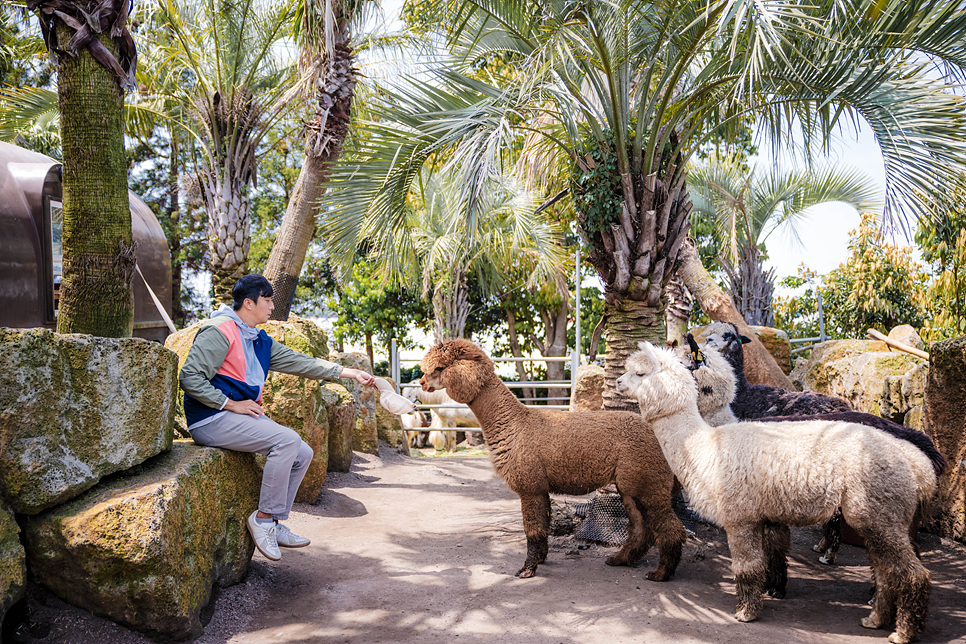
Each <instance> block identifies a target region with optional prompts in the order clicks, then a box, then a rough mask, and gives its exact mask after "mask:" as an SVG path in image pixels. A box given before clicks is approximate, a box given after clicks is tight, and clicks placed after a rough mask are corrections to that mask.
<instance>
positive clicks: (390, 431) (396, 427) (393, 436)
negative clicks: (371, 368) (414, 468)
mask: <svg viewBox="0 0 966 644" xmlns="http://www.w3.org/2000/svg"><path fill="white" fill-rule="evenodd" d="M386 380H387V381H388V382H389V384H391V385H393V386H395V385H396V383H395V381H394V380H393V379H392V378H386ZM378 396H379V394H378V393H377V394H376V397H377V402H376V433H377V434H378V435H379V440H381V441H383V442H384V443H386V444H387V445H390V446H392V447H395V448H396V449H398V450H400V451H402V452H403V453H404V454H408V453H409V445H408V444H407V443H406V435H405V434H404V433H403V428H402V421H401V420H399V416H398V415H396V414H394V413H392V412H391V411H389V410H388V409H386V408H385V407H383V406H382V405H381V404H380V403H379V402H378Z"/></svg>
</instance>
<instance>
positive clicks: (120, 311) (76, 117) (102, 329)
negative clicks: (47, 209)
mask: <svg viewBox="0 0 966 644" xmlns="http://www.w3.org/2000/svg"><path fill="white" fill-rule="evenodd" d="M27 8H28V9H30V10H32V11H36V12H37V15H38V17H39V18H40V25H41V29H42V31H43V37H44V41H45V42H46V44H47V47H48V49H49V50H50V52H51V53H52V54H53V55H54V56H55V57H56V60H57V76H58V83H57V89H58V98H59V113H60V126H61V143H62V146H63V182H64V183H63V190H64V192H63V215H64V223H63V233H62V234H63V237H62V239H63V253H64V264H63V266H64V272H63V281H62V282H61V288H60V305H59V312H58V316H57V330H58V331H59V332H60V333H91V334H94V335H101V336H107V337H125V336H130V335H131V332H132V330H133V323H134V298H133V293H132V288H131V281H132V277H133V275H134V266H135V258H134V246H133V238H132V234H131V211H130V206H129V204H128V194H127V159H126V156H125V153H124V114H123V107H124V90H125V89H132V88H133V87H134V83H133V81H134V68H135V61H136V60H137V52H136V51H135V47H134V40H133V39H132V37H131V34H130V32H129V31H128V29H127V19H128V3H126V2H114V1H113V0H29V1H28V2H27Z"/></svg>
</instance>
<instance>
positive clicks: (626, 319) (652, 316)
mask: <svg viewBox="0 0 966 644" xmlns="http://www.w3.org/2000/svg"><path fill="white" fill-rule="evenodd" d="M604 316H605V318H606V320H607V321H606V322H605V327H604V336H605V338H606V340H607V353H606V354H604V404H603V409H605V410H608V411H633V412H637V413H640V405H639V404H638V402H637V399H636V398H628V397H626V396H622V395H620V394H619V393H617V388H616V385H615V383H616V381H617V379H618V378H620V377H621V375H622V374H623V373H624V363H625V362H626V361H627V358H628V356H630V355H631V354H632V353H635V352H637V351H638V350H639V348H638V343H640V342H650V343H651V344H653V345H655V346H659V347H662V346H664V342H665V338H666V337H667V331H666V330H665V328H664V310H663V308H662V307H661V305H660V304H659V305H658V306H651V305H649V304H647V303H646V302H639V301H637V300H632V299H625V300H621V301H618V302H616V303H614V304H611V303H609V302H606V303H605V304H604Z"/></svg>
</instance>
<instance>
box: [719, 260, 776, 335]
mask: <svg viewBox="0 0 966 644" xmlns="http://www.w3.org/2000/svg"><path fill="white" fill-rule="evenodd" d="M721 264H722V266H723V267H724V269H725V272H726V273H727V274H728V281H729V283H730V284H731V293H732V299H733V300H734V302H735V307H736V308H737V309H738V312H739V313H741V315H742V317H744V319H745V322H747V323H748V324H756V325H758V326H774V325H775V316H774V313H773V312H772V299H773V297H774V294H775V269H774V268H773V269H771V270H769V271H766V270H765V267H764V264H763V262H762V260H761V253H760V252H759V251H758V247H757V246H751V247H750V248H749V247H747V246H745V247H742V249H741V255H740V256H739V258H738V266H737V267H735V266H734V265H733V264H732V263H731V262H729V261H727V259H724V258H722V262H721Z"/></svg>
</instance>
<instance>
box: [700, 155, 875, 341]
mask: <svg viewBox="0 0 966 644" xmlns="http://www.w3.org/2000/svg"><path fill="white" fill-rule="evenodd" d="M688 185H689V186H690V188H691V194H692V196H693V197H692V203H693V204H694V210H693V211H692V216H698V217H704V218H706V219H707V220H709V221H710V222H712V224H713V226H714V229H715V231H716V235H717V238H718V243H719V245H720V247H721V248H723V249H724V253H723V255H722V256H721V262H722V266H723V268H724V270H725V273H727V275H728V281H729V282H730V286H731V295H732V297H733V298H734V300H735V305H736V307H737V308H738V312H739V313H741V315H743V316H744V319H745V322H747V323H748V324H756V325H761V326H773V324H774V314H773V313H772V295H773V293H774V290H775V276H774V272H773V271H774V269H772V270H771V271H766V270H765V268H764V258H763V256H762V253H763V252H764V249H765V242H766V241H767V239H768V237H769V236H770V235H771V234H772V233H773V232H775V231H776V230H779V229H782V230H788V231H789V232H790V233H791V234H792V235H793V236H794V237H795V238H797V237H798V233H797V230H796V224H797V223H799V222H800V221H801V220H803V219H804V215H805V214H806V211H807V210H808V209H809V208H811V207H812V206H817V205H819V204H822V203H827V202H830V201H841V202H843V203H847V204H848V205H850V206H852V207H853V208H855V209H856V210H858V211H862V210H870V209H874V208H879V207H881V204H879V203H877V199H876V195H877V189H876V186H875V184H874V183H872V182H871V181H870V180H869V179H867V178H864V177H862V176H861V175H859V174H858V173H856V172H846V171H839V170H835V169H826V170H824V171H821V172H818V173H813V172H809V171H802V170H793V171H782V170H781V169H780V168H778V167H776V166H771V167H770V168H769V169H768V171H767V173H766V174H764V175H762V174H760V173H758V172H756V171H755V169H752V170H750V171H749V170H746V169H745V168H744V167H743V165H742V164H741V163H740V162H738V161H737V160H736V159H734V158H728V157H725V158H721V157H718V156H716V155H712V156H711V158H710V160H709V162H708V164H707V165H703V166H694V167H692V168H691V170H690V171H689V173H688Z"/></svg>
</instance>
